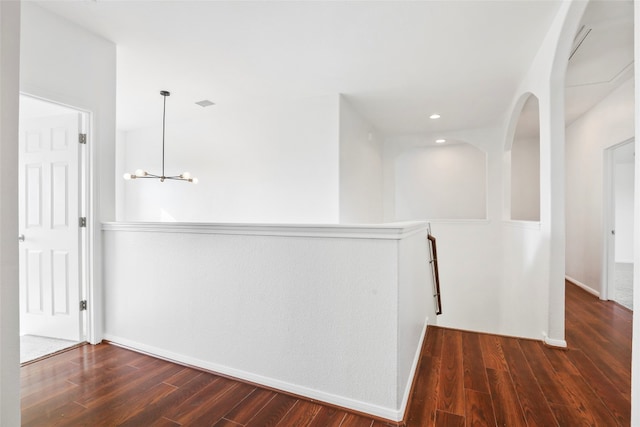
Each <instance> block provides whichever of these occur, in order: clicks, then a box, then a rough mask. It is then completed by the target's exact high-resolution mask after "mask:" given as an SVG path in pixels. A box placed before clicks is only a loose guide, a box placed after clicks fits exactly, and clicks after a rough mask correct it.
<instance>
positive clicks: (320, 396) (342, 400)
mask: <svg viewBox="0 0 640 427" xmlns="http://www.w3.org/2000/svg"><path fill="white" fill-rule="evenodd" d="M104 339H106V340H109V341H111V342H113V343H114V344H116V345H122V346H125V347H127V348H130V349H132V350H137V351H140V352H143V353H146V354H149V355H151V356H157V357H160V358H163V359H167V360H170V361H175V362H178V363H181V364H186V365H190V366H194V367H198V368H202V369H206V370H207V371H211V372H214V373H215V372H217V373H220V374H222V375H226V376H230V377H233V378H238V379H240V380H244V381H249V382H251V383H255V384H260V385H264V386H266V387H270V388H274V389H278V390H282V391H285V392H288V393H293V394H295V395H298V396H304V397H307V398H309V399H312V400H318V401H322V402H326V403H329V404H332V405H337V406H340V407H343V408H347V409H351V410H354V411H358V412H363V413H366V414H371V415H373V416H376V417H381V418H384V419H387V420H390V421H401V420H402V417H403V416H404V412H401V411H399V410H395V409H392V408H385V407H383V406H378V405H373V404H371V403H366V402H362V401H359V400H355V399H350V398H348V397H344V396H338V395H335V394H331V393H326V392H323V391H319V390H315V389H311V388H308V387H304V386H300V385H297V384H291V383H288V382H286V381H280V380H278V379H275V378H270V377H265V376H262V375H258V374H254V373H251V372H246V371H243V370H240V369H235V368H230V367H228V366H224V365H219V364H217V363H212V362H207V361H204V360H200V359H196V358H193V357H189V356H185V355H183V354H178V353H174V352H171V351H167V350H163V349H161V348H158V347H154V346H150V345H146V344H142V343H139V342H136V341H132V340H128V339H125V338H121V337H118V336H115V335H111V334H104Z"/></svg>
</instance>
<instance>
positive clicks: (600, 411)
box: [557, 372, 617, 426]
mask: <svg viewBox="0 0 640 427" xmlns="http://www.w3.org/2000/svg"><path fill="white" fill-rule="evenodd" d="M557 376H558V380H559V381H561V382H562V383H563V384H564V385H565V390H567V395H568V396H567V397H568V399H569V401H570V402H571V404H570V405H567V406H569V407H571V408H573V409H575V410H576V411H578V412H574V413H582V414H583V415H581V416H580V419H583V420H585V422H588V423H589V425H595V426H615V425H617V421H616V420H615V418H614V416H613V414H612V413H611V412H610V411H609V409H607V407H606V406H605V404H604V403H603V402H602V401H601V400H600V398H599V397H598V396H596V395H595V394H594V393H593V391H592V390H591V388H590V387H589V385H588V384H587V383H586V382H585V380H584V378H583V377H582V376H579V375H570V374H567V373H564V372H561V373H559V374H557ZM584 408H589V410H588V412H587V411H584Z"/></svg>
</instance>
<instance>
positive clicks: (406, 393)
mask: <svg viewBox="0 0 640 427" xmlns="http://www.w3.org/2000/svg"><path fill="white" fill-rule="evenodd" d="M428 328H429V318H428V317H427V318H426V319H424V326H423V327H422V334H421V335H420V342H419V343H418V348H417V349H416V354H415V356H414V357H413V363H412V364H411V370H410V371H409V377H408V380H407V384H406V386H405V388H404V395H403V397H402V404H401V405H400V409H399V410H398V412H399V414H400V419H397V420H393V421H401V420H402V418H403V417H404V413H405V412H406V410H407V405H408V404H409V399H410V398H411V388H412V386H413V383H414V381H416V374H417V370H418V363H420V356H421V355H422V344H423V343H424V339H425V337H426V336H427V330H428Z"/></svg>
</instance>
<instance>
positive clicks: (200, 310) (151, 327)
mask: <svg viewBox="0 0 640 427" xmlns="http://www.w3.org/2000/svg"><path fill="white" fill-rule="evenodd" d="M105 230H106V231H105V232H104V233H105V238H104V241H105V267H106V268H105V283H106V286H105V293H106V323H105V329H106V330H105V337H106V338H108V339H110V340H112V341H114V342H117V343H122V344H125V345H129V346H132V347H134V348H137V349H139V350H143V351H148V352H151V353H154V354H158V355H161V356H164V357H168V358H171V359H174V360H178V361H182V362H185V363H189V364H191V365H195V366H199V367H203V368H206V369H211V370H213V371H216V372H221V373H223V374H228V375H232V376H236V377H239V378H243V379H246V380H249V381H254V382H257V383H261V384H264V385H267V386H271V387H275V388H278V389H283V390H287V391H290V392H293V393H297V394H302V395H305V396H308V397H310V398H313V399H320V400H323V401H327V402H329V403H333V404H337V405H340V406H345V407H348V408H352V409H355V410H359V411H364V412H367V413H371V414H374V415H378V416H382V417H385V418H388V419H392V420H398V419H401V418H402V416H403V415H404V407H403V404H406V400H407V398H408V393H409V389H410V380H411V378H412V377H413V375H412V374H413V372H414V370H415V368H416V365H417V360H418V358H419V352H420V347H421V345H420V344H421V339H422V337H423V334H424V332H425V327H426V323H425V322H426V320H427V317H429V320H430V322H434V321H435V318H434V317H435V316H434V306H433V299H432V298H431V297H430V290H431V287H432V280H431V276H430V270H429V268H428V263H427V262H426V258H427V242H426V239H425V235H426V226H425V224H424V223H412V224H389V225H378V226H370V227H366V226H353V227H348V226H313V227H304V226H286V225H281V226H250V225H238V226H230V225H197V224H195V225H194V224H188V223H174V224H166V223H165V224H145V223H128V224H126V223H125V224H123V223H117V224H107V225H105ZM132 248H145V250H144V251H140V252H136V253H135V254H134V253H132ZM167 248H176V249H179V250H166V249H167ZM141 301H142V302H143V303H141Z"/></svg>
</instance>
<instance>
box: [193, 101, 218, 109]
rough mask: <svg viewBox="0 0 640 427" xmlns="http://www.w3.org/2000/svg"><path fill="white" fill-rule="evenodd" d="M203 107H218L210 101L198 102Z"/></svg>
mask: <svg viewBox="0 0 640 427" xmlns="http://www.w3.org/2000/svg"><path fill="white" fill-rule="evenodd" d="M196 104H198V105H199V106H201V107H203V108H204V107H210V106H212V105H216V104H215V103H214V102H211V101H209V100H208V99H203V100H202V101H198V102H196Z"/></svg>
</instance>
